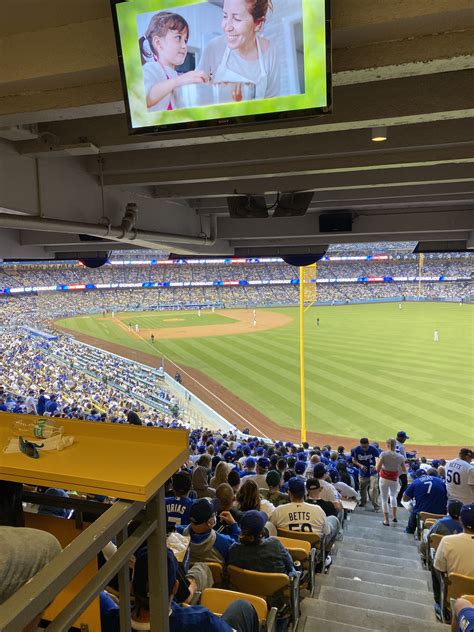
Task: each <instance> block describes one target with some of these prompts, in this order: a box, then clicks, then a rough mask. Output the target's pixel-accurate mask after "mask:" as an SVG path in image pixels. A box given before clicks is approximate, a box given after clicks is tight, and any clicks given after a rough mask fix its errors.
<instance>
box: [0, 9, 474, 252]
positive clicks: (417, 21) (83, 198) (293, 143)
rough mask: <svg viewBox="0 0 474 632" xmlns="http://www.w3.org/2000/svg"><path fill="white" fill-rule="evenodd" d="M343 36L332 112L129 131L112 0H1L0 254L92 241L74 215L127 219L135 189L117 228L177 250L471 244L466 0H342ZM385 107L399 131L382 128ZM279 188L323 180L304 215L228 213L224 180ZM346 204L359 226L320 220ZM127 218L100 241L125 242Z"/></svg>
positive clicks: (108, 221)
mask: <svg viewBox="0 0 474 632" xmlns="http://www.w3.org/2000/svg"><path fill="white" fill-rule="evenodd" d="M333 40H334V51H333V63H334V111H333V113H332V114H330V115H327V116H321V117H313V118H307V119H302V120H298V121H293V122H291V123H288V122H287V123H282V122H280V123H262V124H259V125H256V124H252V125H245V126H240V127H234V128H228V129H218V130H215V131H213V130H210V129H206V130H197V131H193V132H191V131H189V132H178V133H164V134H156V135H148V136H136V135H134V136H130V135H129V134H128V131H127V124H126V119H125V115H124V105H123V100H122V89H121V85H120V77H119V69H118V63H117V56H116V50H115V42H114V35H113V28H112V20H111V14H110V7H109V3H108V2H107V0H68V2H63V1H62V0H43V1H42V2H37V1H35V0H3V2H2V20H1V22H0V54H1V57H2V64H1V65H0V127H1V128H3V129H0V138H3V139H4V140H3V141H0V143H1V144H0V227H1V226H4V228H0V258H12V257H14V258H31V257H51V256H54V253H56V252H64V251H73V252H76V251H78V250H85V249H86V248H97V244H94V245H88V246H87V247H86V246H85V245H84V244H83V243H82V242H79V237H78V233H79V232H84V233H86V232H90V233H92V234H100V235H104V231H102V232H99V231H97V230H95V231H94V230H92V228H91V229H89V230H88V228H87V225H88V224H93V225H95V226H97V225H99V224H100V225H103V226H109V225H110V226H115V227H117V226H119V225H120V224H121V220H122V217H123V214H124V211H125V207H126V205H127V203H130V202H132V203H135V204H136V205H137V208H138V214H137V222H136V228H137V229H138V232H137V233H136V232H134V231H133V230H132V231H126V230H124V231H123V235H124V239H122V242H124V243H127V244H133V245H135V246H136V245H138V246H148V247H149V246H151V245H153V244H155V245H156V246H162V247H164V248H165V249H168V250H170V251H173V252H183V253H208V254H233V253H234V252H236V251H237V252H245V251H248V252H249V253H251V252H254V251H255V249H257V250H258V249H263V248H266V247H268V246H271V247H273V248H285V247H288V246H299V247H300V248H302V249H307V250H311V247H315V246H317V245H321V244H327V243H333V242H335V241H338V242H344V241H347V242H351V241H352V242H353V241H374V240H400V239H410V240H411V239H413V240H417V241H418V240H428V241H430V240H436V241H440V242H446V241H461V242H466V243H470V244H471V247H472V243H473V239H472V231H473V229H474V200H473V198H474V195H473V193H474V187H473V182H474V165H473V163H474V134H473V131H474V125H473V120H474V119H473V117H474V102H473V101H474V100H473V96H472V95H473V90H472V86H473V85H474V51H473V44H472V42H473V41H474V25H473V12H472V3H471V0H419V1H418V2H416V3H414V2H412V1H411V0H397V2H395V3H394V2H393V0H391V1H390V2H389V1H388V0H365V1H364V2H361V1H360V0H333ZM380 125H386V126H387V127H388V140H387V141H386V142H384V143H373V142H372V141H371V128H372V127H374V126H380ZM25 126H27V127H25ZM71 152H73V153H75V154H76V155H75V156H71ZM97 152H98V153H97ZM77 154H80V155H77ZM286 191H314V197H313V201H312V203H311V206H310V208H309V210H308V212H307V214H306V215H305V216H304V217H294V218H278V219H277V218H273V217H269V218H268V219H259V220H255V219H240V220H239V219H231V218H230V217H229V214H228V210H227V197H228V196H233V195H245V194H265V195H266V196H267V201H268V202H269V203H272V202H273V200H274V199H276V198H275V195H276V193H277V192H286ZM336 210H350V211H351V212H352V213H353V230H352V231H351V232H348V233H337V234H329V235H328V234H320V233H319V225H318V216H319V214H320V213H322V212H325V211H332V212H334V211H336ZM1 213H9V214H11V213H15V214H16V216H17V218H20V219H18V220H16V223H15V222H13V223H12V218H10V219H9V220H8V222H7V221H6V220H2V217H4V216H2V215H1ZM25 215H26V216H29V217H27V218H26V219H29V220H30V221H29V223H28V225H26V224H24V225H22V224H21V222H22V221H23V220H21V217H25ZM34 217H36V219H37V220H38V221H36V220H35V221H31V219H32V218H34ZM48 219H49V220H55V221H56V220H61V221H73V222H76V223H77V230H76V231H75V232H74V231H72V230H69V232H68V233H67V234H66V233H65V232H63V229H62V228H61V225H60V224H59V223H58V222H57V221H56V224H51V223H48V222H47V221H46V220H48ZM2 221H3V223H2ZM5 226H8V228H7V227H5ZM63 226H64V225H63ZM106 233H107V230H105V234H106ZM117 234H118V235H120V231H118V232H117V233H116V234H115V237H114V239H113V241H110V243H108V244H106V247H107V248H109V247H110V248H116V247H119V246H120V243H119V242H120V239H119V238H118V237H117ZM177 235H179V236H180V237H182V236H183V235H185V236H186V235H187V236H189V237H190V239H189V240H188V241H189V243H185V241H186V240H184V241H183V240H182V239H179V240H178V238H177V237H176V239H177V241H176V242H173V236H177ZM203 235H206V236H207V239H204V238H203ZM111 236H112V231H109V234H108V238H109V237H111Z"/></svg>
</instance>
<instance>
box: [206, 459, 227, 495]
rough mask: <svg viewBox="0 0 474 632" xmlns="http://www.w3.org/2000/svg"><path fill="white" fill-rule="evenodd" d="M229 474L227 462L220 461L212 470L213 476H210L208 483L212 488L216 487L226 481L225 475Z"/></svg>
mask: <svg viewBox="0 0 474 632" xmlns="http://www.w3.org/2000/svg"><path fill="white" fill-rule="evenodd" d="M228 476H229V464H228V463H226V462H225V461H220V463H218V464H217V467H216V469H215V472H214V476H213V477H212V478H211V482H210V483H209V485H210V486H211V487H213V488H214V489H217V488H218V487H219V485H220V484H221V483H227V477H228Z"/></svg>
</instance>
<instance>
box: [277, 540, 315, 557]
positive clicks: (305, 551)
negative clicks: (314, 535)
mask: <svg viewBox="0 0 474 632" xmlns="http://www.w3.org/2000/svg"><path fill="white" fill-rule="evenodd" d="M278 540H280V542H281V543H282V544H283V546H284V547H285V549H286V550H287V551H288V553H289V554H290V555H291V557H292V559H293V561H294V562H303V561H304V560H307V559H308V557H309V555H310V553H311V544H310V543H309V542H307V541H306V540H296V539H295V538H285V537H283V536H278Z"/></svg>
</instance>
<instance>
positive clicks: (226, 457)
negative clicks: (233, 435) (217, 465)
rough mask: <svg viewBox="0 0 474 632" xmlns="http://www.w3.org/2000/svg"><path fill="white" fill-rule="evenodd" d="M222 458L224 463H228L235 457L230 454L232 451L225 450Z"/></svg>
mask: <svg viewBox="0 0 474 632" xmlns="http://www.w3.org/2000/svg"><path fill="white" fill-rule="evenodd" d="M223 456H224V460H225V461H230V460H232V459H233V458H234V457H235V454H234V453H233V452H232V450H226V451H225V452H224V455H223Z"/></svg>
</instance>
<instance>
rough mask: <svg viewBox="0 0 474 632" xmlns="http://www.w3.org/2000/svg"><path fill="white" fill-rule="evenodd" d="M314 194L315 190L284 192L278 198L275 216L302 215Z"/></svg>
mask: <svg viewBox="0 0 474 632" xmlns="http://www.w3.org/2000/svg"><path fill="white" fill-rule="evenodd" d="M313 196H314V191H309V192H308V191H304V192H301V193H282V194H281V195H280V197H279V199H278V202H277V205H276V207H275V212H274V213H273V217H301V216H302V215H304V214H305V213H306V211H307V210H308V208H309V205H310V204H311V200H312V199H313Z"/></svg>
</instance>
